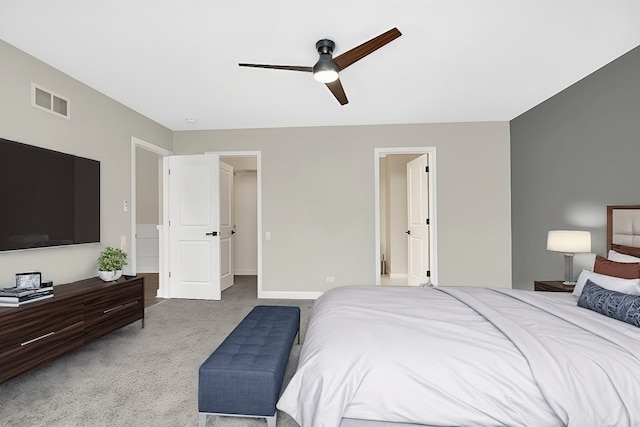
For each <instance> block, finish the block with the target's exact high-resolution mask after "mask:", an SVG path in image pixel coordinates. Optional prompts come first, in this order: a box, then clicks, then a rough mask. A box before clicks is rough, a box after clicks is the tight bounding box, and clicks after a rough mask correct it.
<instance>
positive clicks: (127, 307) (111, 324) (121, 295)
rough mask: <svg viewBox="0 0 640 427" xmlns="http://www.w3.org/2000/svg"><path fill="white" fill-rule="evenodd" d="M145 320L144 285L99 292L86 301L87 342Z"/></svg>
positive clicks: (129, 285) (130, 284) (131, 284)
mask: <svg viewBox="0 0 640 427" xmlns="http://www.w3.org/2000/svg"><path fill="white" fill-rule="evenodd" d="M142 318H144V291H143V283H142V282H137V283H135V282H134V283H128V284H125V285H122V286H118V287H117V288H111V289H109V290H102V291H97V292H95V294H92V295H90V296H88V297H87V298H86V299H85V331H86V333H85V341H86V342H88V341H91V340H94V339H96V338H98V337H101V336H102V335H105V334H107V333H109V332H112V331H114V330H116V329H119V328H121V327H123V326H125V325H128V324H129V323H132V322H135V321H136V320H139V319H142Z"/></svg>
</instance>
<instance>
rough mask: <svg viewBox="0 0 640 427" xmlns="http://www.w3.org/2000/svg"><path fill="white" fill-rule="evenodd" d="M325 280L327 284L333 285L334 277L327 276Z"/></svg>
mask: <svg viewBox="0 0 640 427" xmlns="http://www.w3.org/2000/svg"><path fill="white" fill-rule="evenodd" d="M325 280H326V281H327V283H335V281H336V277H335V276H327V278H326V279H325Z"/></svg>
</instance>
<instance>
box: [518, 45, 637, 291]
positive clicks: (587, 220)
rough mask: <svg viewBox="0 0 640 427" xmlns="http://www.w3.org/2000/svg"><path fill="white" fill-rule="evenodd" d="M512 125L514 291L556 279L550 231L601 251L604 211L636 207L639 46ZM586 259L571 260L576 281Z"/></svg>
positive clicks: (559, 273)
mask: <svg viewBox="0 0 640 427" xmlns="http://www.w3.org/2000/svg"><path fill="white" fill-rule="evenodd" d="M510 127H511V192H512V194H511V199H512V207H511V220H512V250H513V254H512V256H513V287H514V288H520V289H532V288H533V281H534V280H561V279H562V278H563V276H564V260H563V254H561V253H556V252H548V251H547V250H546V237H547V232H548V231H549V230H552V229H570V230H587V231H590V232H591V238H592V251H593V253H597V254H600V255H605V252H606V206H607V205H625V204H640V165H639V163H640V47H637V48H635V49H633V50H632V51H630V52H628V53H627V54H625V55H623V56H621V57H620V58H618V59H617V60H615V61H613V62H612V63H610V64H608V65H606V66H605V67H603V68H601V69H600V70H598V71H596V72H594V73H593V74H591V75H589V76H587V77H585V78H584V79H583V80H581V81H579V82H577V83H575V84H574V85H572V86H570V87H569V88H567V89H565V90H564V91H562V92H560V93H559V94H557V95H555V96H553V97H552V98H550V99H548V100H547V101H545V102H543V103H541V104H539V105H538V106H536V107H534V108H532V109H531V110H529V111H527V112H526V113H524V114H522V115H520V116H519V117H517V118H515V119H514V120H512V121H511V123H510ZM592 262H593V255H591V256H586V255H576V259H575V265H574V271H575V274H574V275H575V276H577V275H578V274H579V272H580V271H581V268H583V267H587V268H590V267H592V264H591V263H592Z"/></svg>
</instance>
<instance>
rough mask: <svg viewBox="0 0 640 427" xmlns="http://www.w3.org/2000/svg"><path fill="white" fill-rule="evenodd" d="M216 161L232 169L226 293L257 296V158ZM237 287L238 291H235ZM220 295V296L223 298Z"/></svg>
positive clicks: (232, 158)
mask: <svg viewBox="0 0 640 427" xmlns="http://www.w3.org/2000/svg"><path fill="white" fill-rule="evenodd" d="M220 162H221V163H226V164H227V165H230V166H231V167H232V168H233V177H232V181H233V186H232V188H233V189H232V192H233V196H232V205H233V206H232V212H233V214H232V224H230V225H231V229H232V233H233V234H232V236H233V238H232V239H231V243H232V248H231V251H232V253H231V255H232V257H231V258H232V264H231V271H232V274H233V276H234V277H233V283H234V286H235V288H236V289H233V290H231V291H229V292H236V293H238V292H243V293H244V292H246V293H249V292H250V293H252V294H255V295H256V296H257V294H258V241H259V239H258V236H259V234H258V157H257V156H255V155H245V156H241V155H238V156H228V155H225V154H224V153H220ZM239 288H241V289H239ZM224 295H225V294H224V292H223V294H222V297H223V298H224Z"/></svg>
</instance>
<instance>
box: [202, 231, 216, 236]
mask: <svg viewBox="0 0 640 427" xmlns="http://www.w3.org/2000/svg"><path fill="white" fill-rule="evenodd" d="M217 235H218V232H217V231H212V232H211V233H205V236H217Z"/></svg>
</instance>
